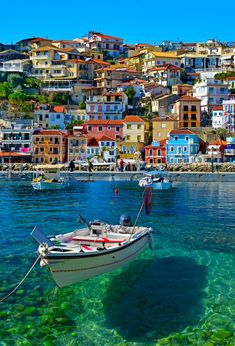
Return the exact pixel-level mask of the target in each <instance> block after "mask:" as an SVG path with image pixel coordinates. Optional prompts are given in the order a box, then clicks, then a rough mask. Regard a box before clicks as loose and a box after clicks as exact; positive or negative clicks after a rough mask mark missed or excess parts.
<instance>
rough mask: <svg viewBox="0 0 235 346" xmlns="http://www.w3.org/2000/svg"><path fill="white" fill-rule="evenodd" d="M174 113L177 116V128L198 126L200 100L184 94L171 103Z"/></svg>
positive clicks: (199, 121) (199, 122)
mask: <svg viewBox="0 0 235 346" xmlns="http://www.w3.org/2000/svg"><path fill="white" fill-rule="evenodd" d="M173 111H174V113H176V114H178V117H179V128H181V127H200V124H201V100H200V99H198V98H196V97H192V96H187V95H184V96H182V97H181V98H180V99H179V100H178V101H176V102H175V103H174V105H173Z"/></svg>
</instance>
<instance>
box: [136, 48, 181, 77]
mask: <svg viewBox="0 0 235 346" xmlns="http://www.w3.org/2000/svg"><path fill="white" fill-rule="evenodd" d="M166 64H172V65H175V66H178V67H180V58H179V57H178V56H177V54H176V53H175V52H173V51H172V52H151V51H149V52H147V53H146V54H145V55H144V58H143V69H142V71H143V72H144V73H146V72H147V71H149V70H151V69H152V68H153V67H161V66H164V65H166Z"/></svg>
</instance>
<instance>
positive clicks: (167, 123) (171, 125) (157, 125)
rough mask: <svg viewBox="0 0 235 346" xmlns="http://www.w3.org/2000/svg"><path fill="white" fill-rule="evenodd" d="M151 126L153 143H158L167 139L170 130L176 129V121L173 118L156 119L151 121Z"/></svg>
mask: <svg viewBox="0 0 235 346" xmlns="http://www.w3.org/2000/svg"><path fill="white" fill-rule="evenodd" d="M152 126H153V130H152V133H153V141H154V142H160V141H162V140H164V139H165V138H168V136H169V133H170V132H171V131H172V130H176V129H178V120H177V119H176V118H174V117H170V116H168V117H165V118H161V117H156V118H154V119H153V120H152Z"/></svg>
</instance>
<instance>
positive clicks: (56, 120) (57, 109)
mask: <svg viewBox="0 0 235 346" xmlns="http://www.w3.org/2000/svg"><path fill="white" fill-rule="evenodd" d="M65 114H66V111H65V106H53V105H52V106H49V105H39V106H37V107H36V109H35V111H34V122H35V123H36V124H37V126H38V127H42V128H43V129H47V128H50V127H54V126H56V128H58V129H64V128H65V120H66V115H65Z"/></svg>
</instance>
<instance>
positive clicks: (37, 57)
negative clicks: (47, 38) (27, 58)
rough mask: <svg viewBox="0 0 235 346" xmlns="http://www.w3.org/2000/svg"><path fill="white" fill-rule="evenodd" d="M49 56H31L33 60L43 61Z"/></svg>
mask: <svg viewBox="0 0 235 346" xmlns="http://www.w3.org/2000/svg"><path fill="white" fill-rule="evenodd" d="M47 58H48V55H34V56H31V60H42V59H47Z"/></svg>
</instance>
